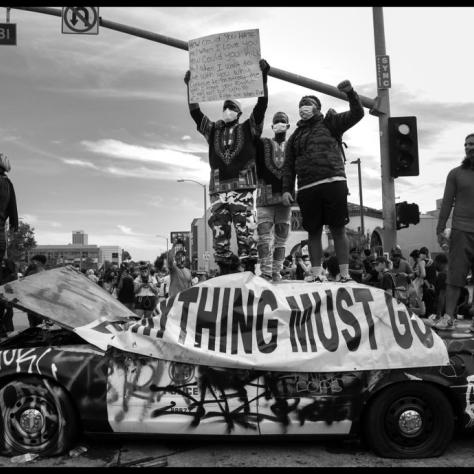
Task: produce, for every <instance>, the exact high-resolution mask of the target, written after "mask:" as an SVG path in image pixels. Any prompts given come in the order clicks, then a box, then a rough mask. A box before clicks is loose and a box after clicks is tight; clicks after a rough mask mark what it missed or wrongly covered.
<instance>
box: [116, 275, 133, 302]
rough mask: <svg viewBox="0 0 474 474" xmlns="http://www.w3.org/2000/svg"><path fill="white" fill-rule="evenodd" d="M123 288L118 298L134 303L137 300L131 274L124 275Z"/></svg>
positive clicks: (121, 300)
mask: <svg viewBox="0 0 474 474" xmlns="http://www.w3.org/2000/svg"><path fill="white" fill-rule="evenodd" d="M121 285H122V286H121V288H120V290H119V291H118V294H117V299H118V300H119V301H120V302H121V303H133V302H134V301H135V291H134V288H133V278H132V277H131V276H130V275H124V276H123V277H122V284H121Z"/></svg>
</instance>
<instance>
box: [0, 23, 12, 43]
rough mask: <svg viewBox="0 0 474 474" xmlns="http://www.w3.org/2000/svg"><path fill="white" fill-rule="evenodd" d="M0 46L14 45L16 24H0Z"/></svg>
mask: <svg viewBox="0 0 474 474" xmlns="http://www.w3.org/2000/svg"><path fill="white" fill-rule="evenodd" d="M0 44H7V45H13V46H15V45H16V23H0Z"/></svg>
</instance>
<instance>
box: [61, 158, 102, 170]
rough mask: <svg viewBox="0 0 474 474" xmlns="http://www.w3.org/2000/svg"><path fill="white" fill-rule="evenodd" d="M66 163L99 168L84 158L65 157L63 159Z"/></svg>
mask: <svg viewBox="0 0 474 474" xmlns="http://www.w3.org/2000/svg"><path fill="white" fill-rule="evenodd" d="M62 161H63V162H64V163H66V164H67V165H72V166H80V167H81V168H92V169H95V170H97V169H99V168H98V167H97V166H96V165H94V164H93V163H91V162H89V161H84V160H76V159H71V158H63V160H62Z"/></svg>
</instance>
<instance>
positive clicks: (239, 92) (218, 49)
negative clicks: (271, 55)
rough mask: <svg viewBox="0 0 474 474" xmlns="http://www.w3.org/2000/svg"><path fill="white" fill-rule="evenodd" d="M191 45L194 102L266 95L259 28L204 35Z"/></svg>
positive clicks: (191, 94)
mask: <svg viewBox="0 0 474 474" xmlns="http://www.w3.org/2000/svg"><path fill="white" fill-rule="evenodd" d="M188 48H189V69H190V71H191V80H190V81H189V100H190V102H191V103H193V102H205V101H213V100H225V99H231V98H233V99H237V98H245V97H260V96H263V78H262V71H261V70H260V66H259V60H260V36H259V31H258V29H255V30H242V31H231V32H228V33H219V34H215V35H209V36H204V37H202V38H197V39H193V40H191V41H189V42H188Z"/></svg>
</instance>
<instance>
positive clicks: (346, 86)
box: [337, 79, 352, 94]
mask: <svg viewBox="0 0 474 474" xmlns="http://www.w3.org/2000/svg"><path fill="white" fill-rule="evenodd" d="M337 88H338V89H339V90H340V91H341V92H345V93H346V94H347V93H348V92H349V91H350V90H352V84H351V81H348V80H347V79H346V80H345V81H342V82H340V83H339V84H338V85H337Z"/></svg>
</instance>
